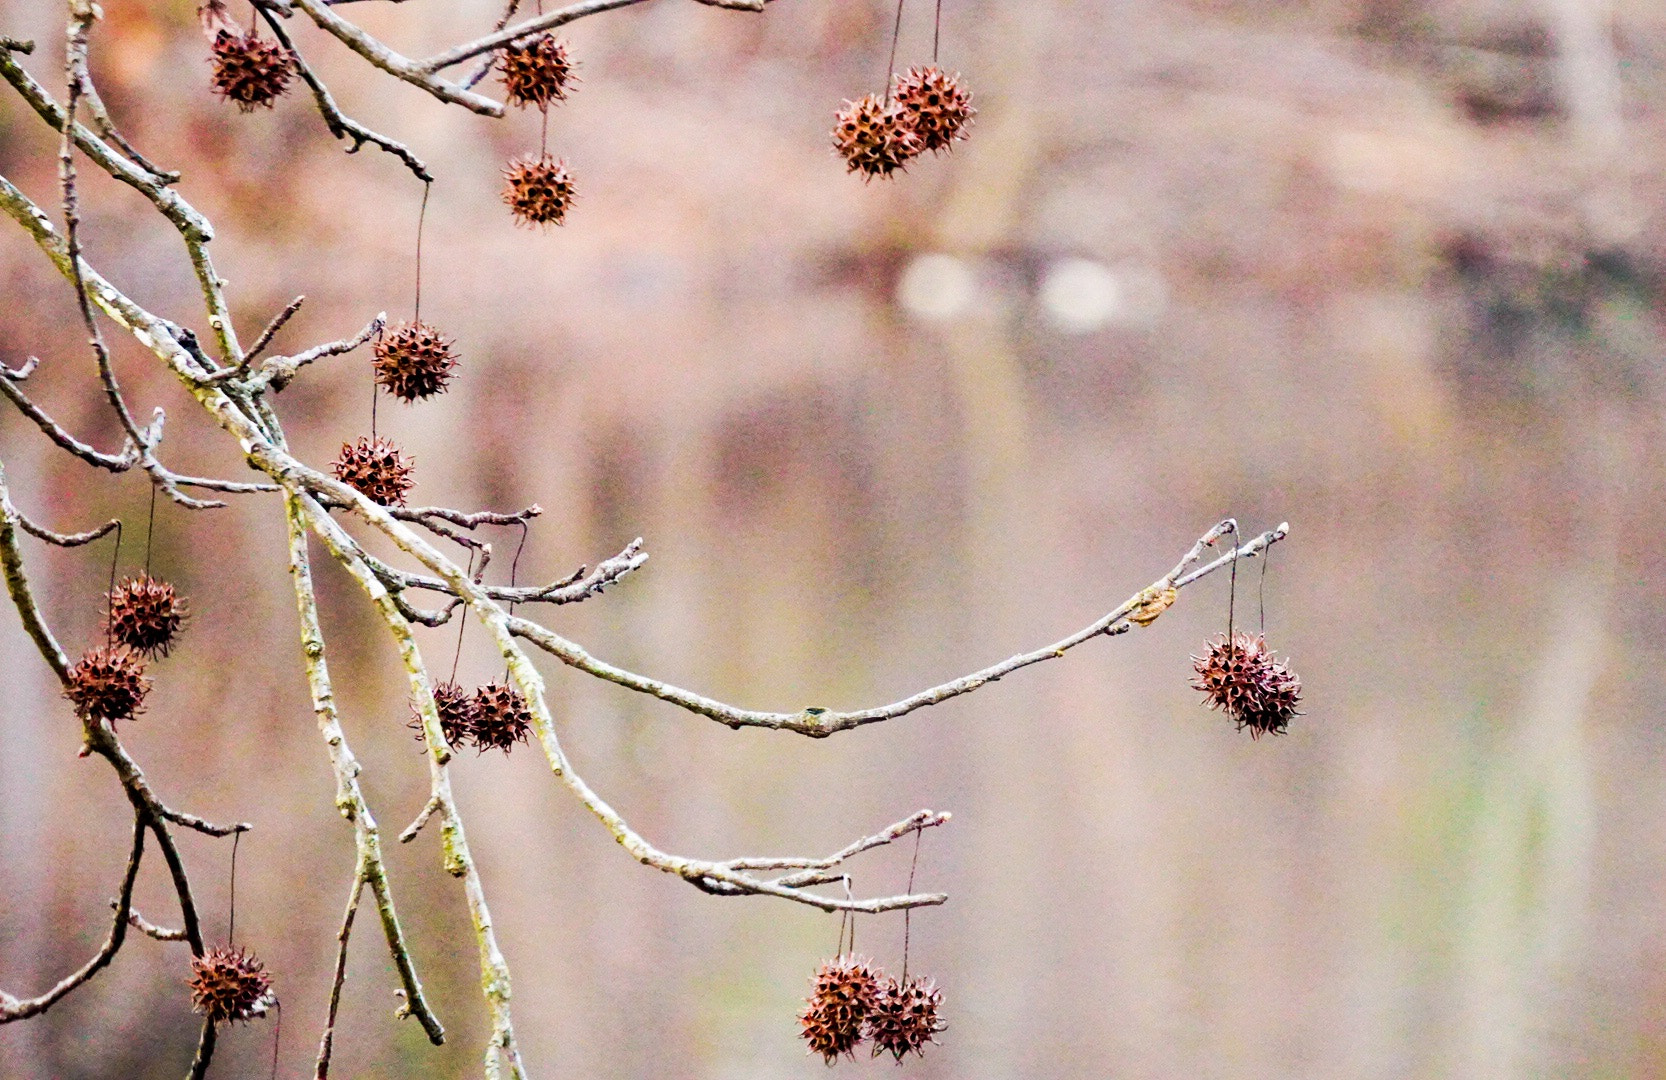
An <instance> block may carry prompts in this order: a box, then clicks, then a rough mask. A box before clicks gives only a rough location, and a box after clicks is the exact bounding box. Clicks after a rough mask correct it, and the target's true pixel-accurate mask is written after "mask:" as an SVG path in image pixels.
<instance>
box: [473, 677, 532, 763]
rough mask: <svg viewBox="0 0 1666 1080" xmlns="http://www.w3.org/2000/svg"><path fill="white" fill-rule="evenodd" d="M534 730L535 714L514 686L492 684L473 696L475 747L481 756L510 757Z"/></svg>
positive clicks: (477, 691) (498, 683) (483, 687)
mask: <svg viewBox="0 0 1666 1080" xmlns="http://www.w3.org/2000/svg"><path fill="white" fill-rule="evenodd" d="M531 728H532V710H531V709H529V708H527V706H526V698H525V697H523V696H522V695H521V692H520V691H519V690H517V689H515V688H514V687H513V686H509V685H508V684H506V683H500V682H490V683H487V684H486V685H485V686H482V687H481V688H480V689H478V690H476V691H475V692H474V745H476V746H477V747H479V748H480V752H481V753H482V754H484V753H485V752H486V751H488V750H502V751H503V752H504V753H505V754H507V753H508V752H509V751H510V750H513V749H514V748H515V744H516V743H524V742H526V735H527V732H528V731H529V730H530V729H531Z"/></svg>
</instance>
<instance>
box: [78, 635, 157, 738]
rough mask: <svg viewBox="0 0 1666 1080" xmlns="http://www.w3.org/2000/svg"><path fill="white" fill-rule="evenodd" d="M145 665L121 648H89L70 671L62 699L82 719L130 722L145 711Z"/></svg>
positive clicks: (148, 684) (133, 654)
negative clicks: (72, 706)
mask: <svg viewBox="0 0 1666 1080" xmlns="http://www.w3.org/2000/svg"><path fill="white" fill-rule="evenodd" d="M148 693H150V679H149V678H147V677H146V675H145V662H144V660H142V659H141V658H140V657H139V656H138V655H137V654H135V653H133V652H132V651H131V650H129V649H126V648H124V647H122V646H120V645H117V646H115V647H113V648H107V649H89V650H87V652H85V653H84V654H82V656H81V659H79V660H77V661H76V662H75V665H74V666H73V667H71V668H70V669H69V680H68V685H67V686H65V687H64V696H65V697H66V698H68V699H69V700H70V701H72V702H74V703H75V711H76V714H77V715H79V716H80V717H81V718H82V719H83V720H111V721H114V720H132V719H133V718H134V717H136V716H138V715H139V714H140V713H142V712H144V711H145V695H146V694H148Z"/></svg>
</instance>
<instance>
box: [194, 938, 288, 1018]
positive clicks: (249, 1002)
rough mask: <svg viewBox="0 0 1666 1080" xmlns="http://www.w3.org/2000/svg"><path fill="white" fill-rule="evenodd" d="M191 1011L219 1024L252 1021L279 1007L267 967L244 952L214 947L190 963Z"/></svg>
mask: <svg viewBox="0 0 1666 1080" xmlns="http://www.w3.org/2000/svg"><path fill="white" fill-rule="evenodd" d="M190 987H191V1008H192V1009H194V1010H196V1011H197V1012H199V1013H201V1014H203V1015H204V1016H206V1017H208V1018H209V1019H210V1020H213V1021H214V1022H216V1023H225V1022H227V1021H238V1020H253V1019H254V1018H255V1017H257V1016H265V1015H266V1011H267V1010H268V1009H270V1008H271V1007H272V1006H274V1005H276V1004H277V1003H278V998H277V995H276V994H274V993H273V992H272V977H271V976H270V975H268V974H267V973H266V965H264V964H262V963H261V962H260V961H259V960H256V959H255V958H254V957H253V956H251V955H249V954H248V953H247V952H245V951H243V950H242V949H227V948H221V947H220V946H218V945H215V946H212V947H211V948H210V949H209V950H208V951H207V952H206V953H204V954H203V955H201V956H197V957H193V958H192V959H191V981H190Z"/></svg>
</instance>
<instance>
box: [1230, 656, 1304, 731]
mask: <svg viewBox="0 0 1666 1080" xmlns="http://www.w3.org/2000/svg"><path fill="white" fill-rule="evenodd" d="M1256 640H1257V644H1258V645H1260V647H1261V655H1262V656H1264V657H1265V658H1266V664H1265V667H1264V669H1263V672H1262V678H1261V694H1260V697H1259V699H1258V700H1257V701H1255V702H1254V703H1253V705H1252V706H1251V707H1249V708H1247V709H1245V710H1244V711H1243V713H1241V714H1240V715H1239V717H1238V727H1239V730H1242V729H1244V728H1249V730H1250V738H1252V739H1258V738H1260V737H1261V736H1262V735H1266V734H1269V733H1270V734H1273V735H1283V734H1284V733H1285V732H1286V731H1288V730H1289V728H1290V721H1292V720H1294V719H1295V718H1296V717H1298V716H1300V715H1301V712H1300V711H1299V710H1298V709H1297V708H1296V706H1298V705H1300V704H1301V700H1302V680H1301V678H1300V677H1299V676H1298V675H1297V674H1296V673H1295V672H1294V671H1291V670H1290V667H1289V664H1288V661H1284V660H1279V659H1277V658H1275V657H1274V656H1273V652H1272V650H1271V649H1269V648H1267V647H1266V644H1265V643H1264V642H1261V640H1260V639H1259V638H1257V639H1256Z"/></svg>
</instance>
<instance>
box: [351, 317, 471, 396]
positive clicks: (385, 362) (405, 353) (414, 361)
mask: <svg viewBox="0 0 1666 1080" xmlns="http://www.w3.org/2000/svg"><path fill="white" fill-rule="evenodd" d="M374 352H375V354H376V356H375V358H374V359H373V360H372V361H371V366H373V367H374V368H375V369H376V385H377V386H380V387H381V388H382V389H384V390H386V391H387V392H388V393H390V394H392V395H393V396H394V397H396V398H398V399H400V400H401V401H420V400H421V399H423V398H427V397H433V396H434V395H435V394H439V393H443V392H444V391H445V388H446V385H447V384H448V383H450V382H451V378H452V375H453V374H454V373H455V372H456V370H457V354H456V353H454V352H452V351H451V342H450V340H448V339H447V338H446V336H445V335H444V334H442V333H440V331H439V330H438V329H437V328H435V327H433V326H430V325H428V324H427V323H425V322H413V323H404V324H401V325H399V326H396V327H394V328H393V329H392V330H390V331H388V332H387V333H385V334H383V335H382V336H381V337H380V338H379V339H377V341H376V344H375V346H374Z"/></svg>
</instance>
